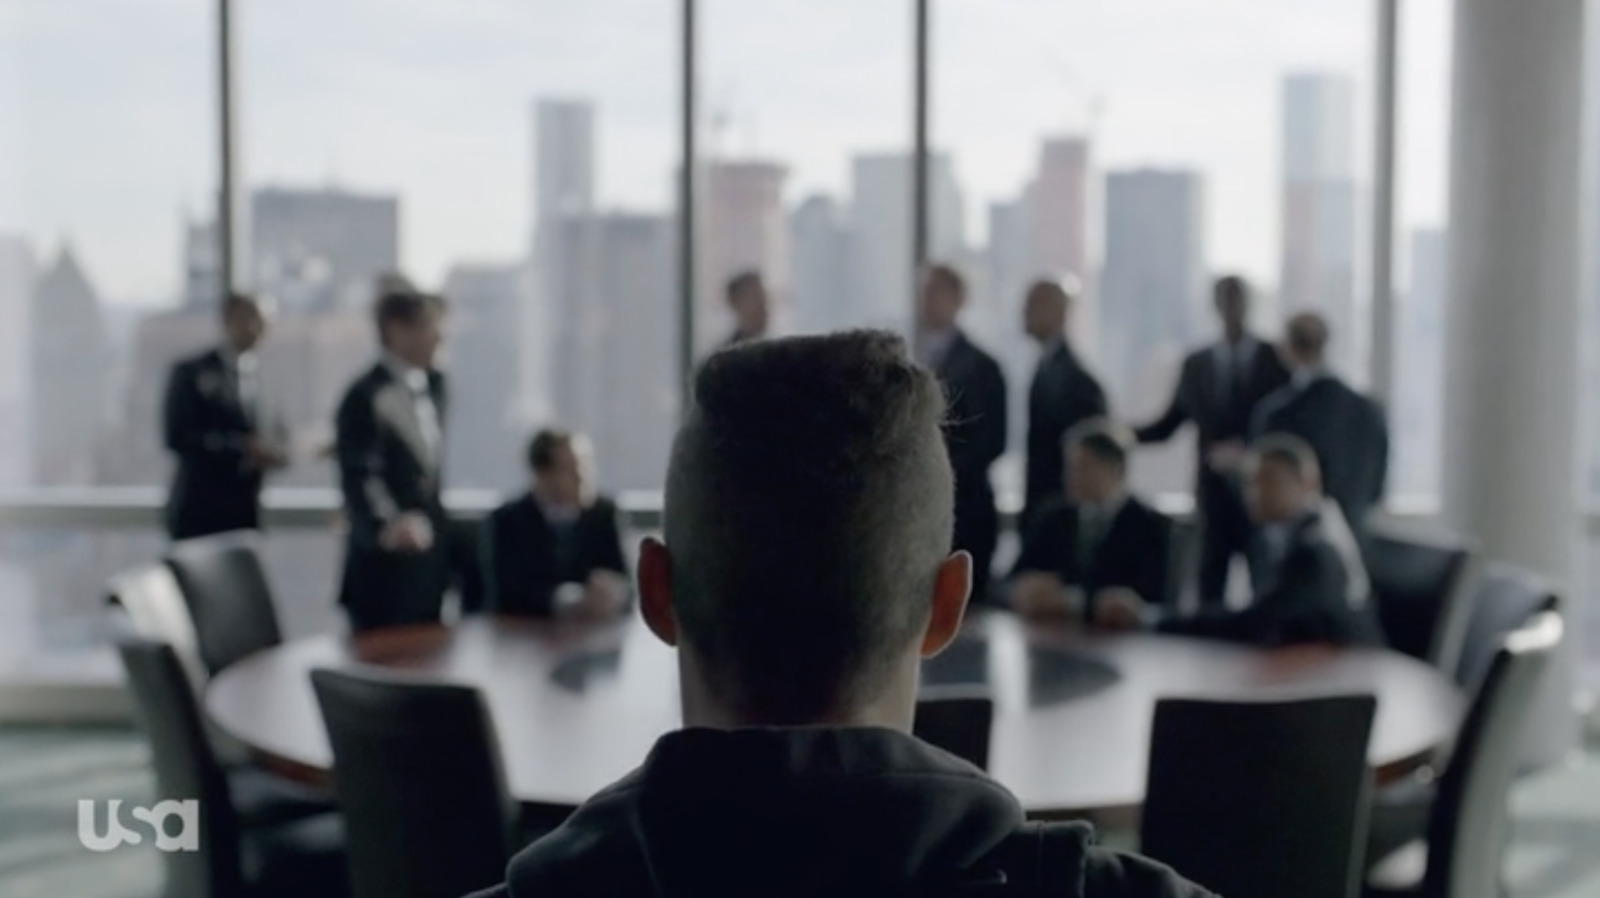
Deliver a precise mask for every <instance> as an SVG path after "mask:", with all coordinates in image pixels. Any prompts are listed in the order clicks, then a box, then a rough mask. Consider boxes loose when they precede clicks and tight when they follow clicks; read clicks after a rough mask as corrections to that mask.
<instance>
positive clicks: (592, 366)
mask: <svg viewBox="0 0 1600 898" xmlns="http://www.w3.org/2000/svg"><path fill="white" fill-rule="evenodd" d="M675 245H676V243H675V239H674V230H673V226H672V222H671V221H670V220H669V219H667V218H666V217H664V216H660V215H639V214H624V213H606V214H601V215H594V216H587V217H571V218H566V219H564V220H562V221H561V223H560V225H559V227H558V228H557V229H556V230H554V231H553V233H552V235H551V248H552V251H555V252H558V253H559V254H560V257H561V258H562V260H563V264H562V265H561V266H560V267H559V268H558V269H557V272H558V274H559V277H560V279H559V280H558V281H556V282H555V283H553V285H552V286H553V287H554V290H555V292H554V294H553V297H552V298H553V313H554V314H553V317H554V320H555V321H556V322H557V326H556V329H555V331H554V334H553V338H554V347H555V370H557V371H559V372H560V377H559V378H557V379H556V380H555V381H553V398H554V401H555V412H556V416H557V420H558V422H559V423H560V424H562V425H563V426H566V427H570V428H573V429H576V430H580V431H583V432H584V433H587V434H588V435H589V436H590V437H591V438H592V439H593V441H594V446H595V461H596V465H597V467H598V469H599V481H600V484H601V486H602V487H604V488H606V489H612V490H614V489H657V488H659V486H660V484H661V482H662V480H663V479H664V477H665V475H666V461H667V452H668V447H669V444H670V442H671V437H672V427H673V423H674V421H675V420H676V415H677V408H678V399H679V387H678V378H677V372H676V363H675V359H676V354H675V347H676V346H677V342H676V340H677V338H676V332H677V327H676V320H675V319H676V315H675V308H676V307H675V305H674V303H673V284H674V281H673V279H672V266H673V259H674V256H673V252H674V247H675Z"/></svg>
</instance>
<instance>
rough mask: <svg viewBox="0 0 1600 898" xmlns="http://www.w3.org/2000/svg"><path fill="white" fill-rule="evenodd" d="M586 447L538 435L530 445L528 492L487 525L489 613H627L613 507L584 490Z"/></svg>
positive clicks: (569, 437)
mask: <svg viewBox="0 0 1600 898" xmlns="http://www.w3.org/2000/svg"><path fill="white" fill-rule="evenodd" d="M591 459H592V456H591V453H590V451H589V441H588V440H587V439H585V438H584V436H583V435H582V434H573V433H568V432H566V431H564V430H541V431H539V432H538V433H537V434H535V435H534V437H533V441H532V442H530V443H529V444H528V469H529V472H530V473H531V475H532V479H533V486H532V488H531V489H529V490H528V492H527V493H526V494H525V495H523V496H522V497H520V498H518V499H515V500H513V501H511V502H508V503H506V504H505V505H502V506H500V507H499V508H497V509H495V511H494V512H493V513H492V514H490V515H489V519H488V520H487V521H486V522H485V523H484V535H483V573H484V579H485V580H486V581H487V589H488V597H489V610H491V611H494V612H497V613H500V614H521V615H530V616H533V617H555V616H557V615H562V616H565V615H572V616H575V617H581V618H587V619H591V620H601V619H604V618H608V617H614V616H616V615H617V614H619V613H621V612H622V610H623V609H624V608H625V607H627V599H628V564H627V562H626V561H625V560H624V559H623V555H622V535H621V533H620V532H619V531H618V529H617V506H616V504H615V503H613V502H612V501H611V500H610V499H607V498H606V497H604V496H596V495H594V493H593V492H592V491H591V490H590V487H589V483H588V480H589V470H590V467H591V465H592V461H591Z"/></svg>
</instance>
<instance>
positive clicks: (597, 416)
mask: <svg viewBox="0 0 1600 898" xmlns="http://www.w3.org/2000/svg"><path fill="white" fill-rule="evenodd" d="M241 7H243V9H242V12H241V17H240V28H241V32H240V36H241V40H240V46H241V53H242V75H241V77H242V83H241V88H242V90H241V94H242V97H243V102H244V107H243V108H244V115H243V136H244V144H245V147H246V148H247V149H246V155H245V165H244V170H245V173H246V178H245V181H244V188H245V195H246V198H247V200H248V202H247V203H246V206H245V213H244V218H245V226H246V229H247V231H248V233H249V236H248V238H247V239H246V241H245V259H246V261H245V262H244V265H243V267H242V271H243V272H244V279H245V280H246V281H248V282H249V283H250V284H251V285H253V286H254V287H255V288H256V289H258V290H261V291H263V292H265V293H268V294H270V295H272V296H274V297H276V299H277V301H278V305H279V309H280V316H279V320H278V322H277V332H276V333H275V334H274V336H273V337H272V339H271V342H270V343H269V344H268V347H267V352H266V357H265V358H264V360H263V365H264V366H268V367H270V369H271V370H270V371H269V372H268V373H267V381H268V383H269V385H270V387H271V389H272V391H273V394H274V395H275V396H276V397H278V399H279V400H280V401H281V403H282V406H283V410H284V415H285V416H286V417H287V419H288V420H287V424H288V425H289V427H290V429H291V430H292V431H293V432H294V433H295V434H296V435H297V436H298V444H299V448H300V449H301V457H302V458H303V459H305V462H304V463H303V464H301V465H299V466H297V468H296V469H295V470H293V471H292V472H290V474H289V476H288V477H286V478H284V480H283V481H282V482H284V483H286V484H295V485H300V484H305V485H317V484H326V483H329V482H330V479H331V477H330V474H331V472H330V468H329V465H328V464H327V463H326V462H325V461H322V460H321V459H319V458H318V457H317V451H318V450H319V449H320V448H323V447H324V446H325V445H326V443H327V441H328V439H329V437H330V422H331V417H332V412H333V408H334V404H335V403H336V402H337V400H338V398H339V396H340V394H341V392H342V390H343V389H344V387H345V386H346V385H347V384H348V382H349V381H350V379H351V378H352V377H354V376H355V375H356V374H357V373H358V372H359V371H361V370H364V369H365V368H366V367H368V366H370V365H372V364H373V363H374V361H375V360H376V358H377V350H376V346H375V341H374V338H373V335H372V331H373V328H372V325H371V323H370V320H369V314H368V308H369V303H370V302H371V299H372V296H373V293H374V284H375V281H376V278H377V277H378V276H379V275H380V274H383V273H387V272H394V271H398V272H402V273H404V274H405V275H406V276H407V277H408V278H410V279H411V280H412V281H413V282H415V283H417V284H418V285H420V286H422V287H424V288H426V289H431V290H439V291H441V292H443V293H444V294H445V295H446V296H447V298H448V299H449V300H450V301H451V303H452V313H451V316H450V320H449V323H448V332H449V339H448V342H447V346H446V360H445V362H444V367H445V369H446V370H447V372H448V374H449V378H450V384H449V388H450V397H451V405H450V408H449V415H448V419H447V422H446V425H447V428H446V429H447V448H446V453H447V462H446V464H447V467H446V483H447V485H448V486H453V487H484V488H490V489H495V490H510V489H513V488H517V487H519V486H520V485H521V483H522V481H523V479H524V475H523V473H522V467H523V464H522V447H523V444H524V442H525V440H526V438H527V436H528V435H529V434H530V433H531V431H532V430H533V429H534V428H536V427H538V426H542V425H549V424H559V425H561V426H565V427H570V428H575V429H578V430H581V431H584V432H586V433H588V434H589V436H590V437H591V438H592V439H593V441H594V444H595V447H596V473H597V477H598V481H599V485H600V486H601V487H602V488H604V489H606V490H609V491H614V490H619V489H638V488H647V489H654V488H657V487H658V485H659V483H660V479H661V475H662V472H663V470H664V463H665V457H666V449H665V447H666V444H667V441H668V438H669V436H670V427H671V424H672V421H673V418H674V415H675V409H676V403H677V399H678V390H677V388H676V383H677V379H676V377H675V375H674V370H675V367H674V359H675V355H674V347H675V346H676V337H675V335H674V322H675V321H676V312H675V309H676V299H675V294H676V291H675V287H674V284H675V283H676V280H675V277H674V271H675V267H674V258H675V257H674V252H675V250H674V245H675V239H676V237H675V235H676V220H675V218H674V217H673V216H674V207H675V199H674V193H673V172H674V167H675V165H676V147H675V142H674V134H675V125H674V122H675V120H676V108H677V107H676V99H675V98H676V96H677V82H678V77H677V71H678V69H677V65H678V51H677V41H678V37H677V35H678V26H677V22H676V14H677V10H678V9H679V4H677V3H674V2H670V0H598V2H585V3H581V4H574V3H565V2H560V0H537V2H520V3H510V2H475V3H467V4H400V5H397V4H393V3H389V2H379V0H271V2H251V3H242V4H241ZM619 22H627V23H629V24H628V27H618V23H619Z"/></svg>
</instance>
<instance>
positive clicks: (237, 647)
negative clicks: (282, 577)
mask: <svg viewBox="0 0 1600 898" xmlns="http://www.w3.org/2000/svg"><path fill="white" fill-rule="evenodd" d="M256 539H257V536H256V534H255V533H254V532H253V531H249V530H239V531H234V532H232V533H220V534H217V535H216V536H205V537H201V538H199V539H186V540H182V541H180V542H177V543H174V544H173V546H172V548H171V550H170V551H169V552H168V553H167V559H166V561H167V565H168V566H169V567H171V568H172V573H173V576H174V577H176V578H177V581H178V586H179V588H181V589H182V590H183V597H184V600H185V601H186V602H187V603H188V605H189V614H190V616H191V617H192V618H193V620H194V630H195V637H196V639H197V640H198V643H199V647H200V657H201V659H202V660H203V661H205V664H206V669H207V670H209V671H210V672H211V673H213V674H214V673H216V672H217V671H219V670H222V669H223V668H225V667H227V666H228V665H230V664H232V663H234V662H235V661H238V660H239V659H240V658H243V657H245V656H246V655H249V654H251V653H252V652H257V651H260V650H261V649H265V648H271V647H272V646H275V645H278V644H280V643H282V642H283V634H282V631H281V630H279V628H278V614H277V611H276V609H274V608H273V604H272V588H271V586H270V585H269V584H268V582H267V572H266V569H265V568H264V567H263V566H262V564H261V556H260V555H259V554H258V553H257V552H256Z"/></svg>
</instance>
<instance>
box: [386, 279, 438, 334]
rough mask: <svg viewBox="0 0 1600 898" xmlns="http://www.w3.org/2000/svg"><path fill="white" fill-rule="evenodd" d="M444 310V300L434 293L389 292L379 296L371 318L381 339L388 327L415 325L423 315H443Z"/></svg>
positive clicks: (416, 291) (413, 291) (414, 291)
mask: <svg viewBox="0 0 1600 898" xmlns="http://www.w3.org/2000/svg"><path fill="white" fill-rule="evenodd" d="M445 308H446V303H445V298H444V297H443V296H440V295H438V294H436V293H423V292H421V291H418V290H391V291H389V292H387V293H383V294H381V295H379V297H378V301H377V302H376V303H374V304H373V307H372V318H373V321H374V322H375V323H376V324H377V326H378V336H379V337H380V338H381V337H382V336H383V335H384V333H386V332H387V331H388V329H389V326H390V325H393V324H415V323H417V322H418V321H419V320H421V319H422V316H423V314H424V313H427V312H435V313H439V314H443V312H444V310H445Z"/></svg>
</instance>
